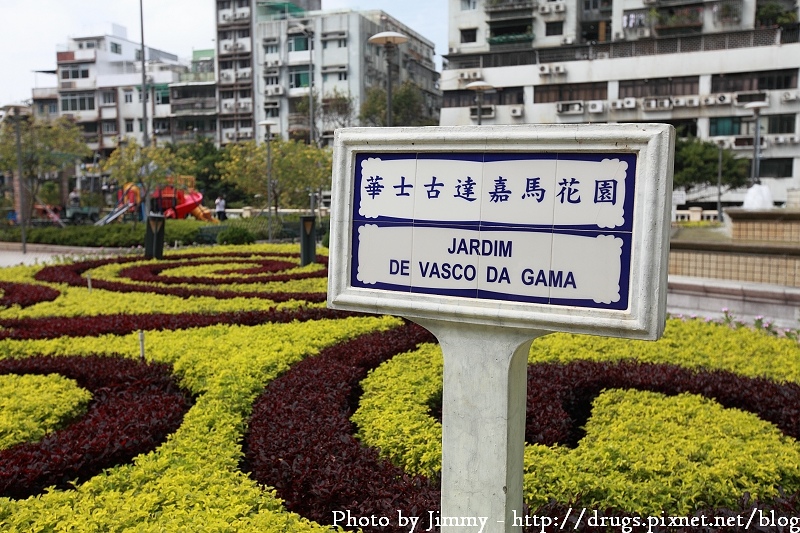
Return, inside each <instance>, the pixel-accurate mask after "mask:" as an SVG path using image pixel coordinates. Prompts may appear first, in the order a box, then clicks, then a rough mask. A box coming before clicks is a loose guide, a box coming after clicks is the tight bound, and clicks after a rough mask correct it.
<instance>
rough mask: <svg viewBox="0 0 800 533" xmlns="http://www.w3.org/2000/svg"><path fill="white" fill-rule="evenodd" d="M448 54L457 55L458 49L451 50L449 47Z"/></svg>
mask: <svg viewBox="0 0 800 533" xmlns="http://www.w3.org/2000/svg"><path fill="white" fill-rule="evenodd" d="M450 53H451V54H457V53H458V48H453V47H452V46H451V47H450Z"/></svg>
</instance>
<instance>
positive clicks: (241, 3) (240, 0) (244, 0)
mask: <svg viewBox="0 0 800 533" xmlns="http://www.w3.org/2000/svg"><path fill="white" fill-rule="evenodd" d="M236 7H250V0H236Z"/></svg>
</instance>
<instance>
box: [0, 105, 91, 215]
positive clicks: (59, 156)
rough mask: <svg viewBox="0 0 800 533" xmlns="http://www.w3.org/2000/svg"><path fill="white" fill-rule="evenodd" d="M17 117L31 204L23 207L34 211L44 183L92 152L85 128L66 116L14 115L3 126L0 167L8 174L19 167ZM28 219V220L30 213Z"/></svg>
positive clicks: (26, 199) (26, 184) (25, 181)
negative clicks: (55, 117) (84, 136)
mask: <svg viewBox="0 0 800 533" xmlns="http://www.w3.org/2000/svg"><path fill="white" fill-rule="evenodd" d="M17 120H19V133H20V152H21V156H22V157H21V167H22V179H23V184H24V186H25V187H26V193H25V194H24V195H23V198H24V199H25V203H26V204H27V205H24V206H23V211H25V212H26V213H30V212H31V209H32V207H33V203H34V201H35V200H36V197H37V196H38V194H39V189H40V187H41V185H42V183H44V182H45V181H46V180H47V179H49V178H54V177H55V174H57V173H59V172H61V171H63V170H65V169H67V168H70V167H74V166H75V165H76V164H77V163H78V162H79V161H80V160H81V159H83V158H85V157H88V156H90V155H91V153H92V152H91V150H89V148H88V147H87V146H86V143H85V142H84V140H83V133H82V132H81V129H80V128H79V127H78V126H77V125H76V124H75V123H74V122H73V121H72V120H70V119H68V118H66V117H61V118H59V119H56V120H53V121H49V120H42V119H37V118H35V117H33V116H30V115H27V116H20V117H19V118H17V117H15V116H14V115H12V116H11V117H8V118H7V120H5V121H4V122H3V124H2V128H0V170H3V171H6V172H7V173H8V174H13V173H14V172H16V170H17V168H18V166H17V134H16V126H17ZM28 193H29V194H28ZM25 220H26V222H27V220H28V219H27V215H26V216H25Z"/></svg>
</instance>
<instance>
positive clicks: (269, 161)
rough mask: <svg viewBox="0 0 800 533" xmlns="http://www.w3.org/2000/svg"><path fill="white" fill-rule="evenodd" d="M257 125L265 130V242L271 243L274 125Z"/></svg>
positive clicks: (266, 123)
mask: <svg viewBox="0 0 800 533" xmlns="http://www.w3.org/2000/svg"><path fill="white" fill-rule="evenodd" d="M258 125H259V126H264V127H265V128H266V133H265V136H264V138H265V139H266V141H265V142H266V143H267V226H268V228H267V240H268V241H269V242H272V204H271V202H272V135H271V133H270V129H271V128H272V126H274V125H275V122H273V121H272V120H262V121H260V122H259V123H258Z"/></svg>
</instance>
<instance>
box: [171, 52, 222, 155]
mask: <svg viewBox="0 0 800 533" xmlns="http://www.w3.org/2000/svg"><path fill="white" fill-rule="evenodd" d="M169 89H170V92H171V94H170V106H171V113H170V117H169V118H170V121H169V127H168V129H167V130H164V131H158V138H159V139H164V140H167V141H169V142H171V143H173V144H177V143H182V142H193V141H196V140H198V139H200V138H203V137H207V138H209V139H212V140H213V141H214V142H215V143H216V144H219V142H220V139H219V128H218V118H219V116H218V111H217V75H216V53H215V51H214V50H213V49H210V50H195V51H194V52H193V53H192V62H191V66H190V67H189V71H188V72H183V73H181V74H179V78H178V81H176V82H173V83H171V84H170V85H169Z"/></svg>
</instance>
